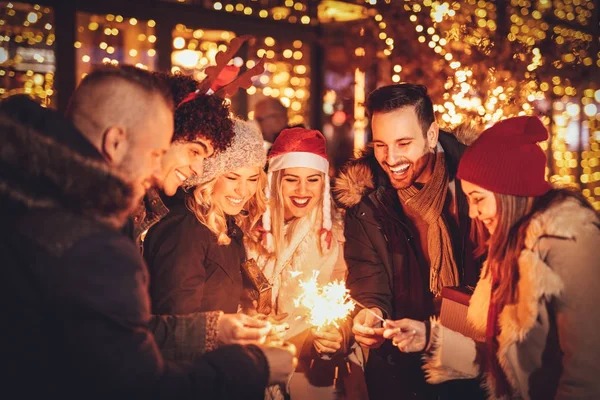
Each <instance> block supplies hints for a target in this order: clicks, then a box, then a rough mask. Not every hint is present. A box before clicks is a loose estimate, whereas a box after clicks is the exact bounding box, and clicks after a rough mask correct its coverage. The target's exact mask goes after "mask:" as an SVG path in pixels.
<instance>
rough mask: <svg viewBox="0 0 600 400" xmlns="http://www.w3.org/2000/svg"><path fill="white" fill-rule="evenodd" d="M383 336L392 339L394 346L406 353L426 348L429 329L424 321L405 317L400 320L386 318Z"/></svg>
mask: <svg viewBox="0 0 600 400" xmlns="http://www.w3.org/2000/svg"><path fill="white" fill-rule="evenodd" d="M384 327H385V331H384V332H383V336H384V337H385V338H386V339H392V343H393V344H394V346H396V347H398V349H399V350H400V351H402V352H405V353H413V352H416V351H423V350H425V344H426V343H427V340H426V334H427V329H426V328H425V323H424V322H422V321H415V320H412V319H408V318H404V319H401V320H398V321H391V320H386V321H385V323H384Z"/></svg>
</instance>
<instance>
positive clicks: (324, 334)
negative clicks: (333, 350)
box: [312, 328, 342, 342]
mask: <svg viewBox="0 0 600 400" xmlns="http://www.w3.org/2000/svg"><path fill="white" fill-rule="evenodd" d="M333 329H334V330H333V331H320V330H316V329H314V328H313V329H312V334H313V335H314V336H315V337H316V338H318V339H322V340H328V341H331V342H341V341H342V335H341V334H340V333H339V331H338V330H337V329H335V328H333Z"/></svg>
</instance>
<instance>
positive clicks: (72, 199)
mask: <svg viewBox="0 0 600 400" xmlns="http://www.w3.org/2000/svg"><path fill="white" fill-rule="evenodd" d="M27 101H29V102H32V101H31V100H26V101H20V100H19V104H18V105H17V108H16V109H15V108H13V107H12V106H13V103H14V102H13V103H11V104H10V105H8V106H5V104H2V107H1V108H0V142H1V143H2V146H1V149H0V203H1V204H2V205H3V207H6V206H8V207H16V208H18V209H22V208H27V209H30V208H47V209H51V208H63V209H67V210H69V211H71V212H74V213H77V214H82V215H90V216H94V217H97V218H99V219H106V218H111V219H112V218H114V217H118V218H119V219H122V218H124V217H125V213H126V211H128V210H129V209H130V205H131V204H132V203H131V201H132V196H133V190H132V188H131V186H130V185H128V184H127V183H125V181H124V180H123V179H122V178H121V177H119V176H118V175H116V174H115V173H114V172H113V171H111V170H110V168H109V166H108V165H107V164H106V163H105V162H104V161H103V159H102V157H101V156H100V154H99V153H98V152H97V151H95V150H93V146H92V145H91V143H89V142H87V141H86V140H85V139H84V138H83V136H82V135H81V134H80V133H79V132H77V130H76V129H75V128H74V127H73V126H72V125H71V124H70V123H69V122H68V121H66V120H65V119H64V118H63V117H62V116H60V115H59V114H57V113H56V112H54V111H52V110H47V109H44V108H42V107H41V106H38V105H37V104H35V103H34V104H33V105H32V104H29V103H27ZM32 103H33V102H32ZM36 128H37V130H36ZM52 130H55V131H54V132H53V131H52ZM66 131H70V132H69V133H68V134H67V133H66ZM66 138H75V139H72V140H68V141H67V140H66ZM63 143H68V144H67V145H65V144H63ZM82 143H87V144H84V145H82ZM94 151H95V154H94Z"/></svg>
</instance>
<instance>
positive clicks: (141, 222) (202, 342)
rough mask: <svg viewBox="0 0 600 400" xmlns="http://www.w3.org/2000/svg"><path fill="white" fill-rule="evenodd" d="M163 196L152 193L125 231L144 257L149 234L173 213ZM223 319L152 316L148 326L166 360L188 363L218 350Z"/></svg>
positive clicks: (202, 315)
mask: <svg viewBox="0 0 600 400" xmlns="http://www.w3.org/2000/svg"><path fill="white" fill-rule="evenodd" d="M161 195H162V196H165V195H164V194H163V193H162V192H160V191H159V190H157V189H155V188H152V189H149V190H148V191H147V192H146V196H144V199H143V200H142V202H141V203H140V206H139V207H138V209H137V210H136V212H135V213H134V214H133V216H132V217H130V218H129V219H128V221H127V224H126V226H125V228H124V230H123V232H124V233H125V234H126V235H127V236H128V237H130V238H131V240H133V241H134V242H135V243H136V245H137V246H139V248H140V253H141V254H143V252H144V247H143V239H144V237H145V235H146V233H147V232H148V230H149V229H150V228H151V227H153V226H154V225H156V224H157V223H158V222H159V221H160V220H161V219H163V218H164V217H165V216H166V215H167V214H168V213H169V209H168V208H167V206H166V205H165V203H164V202H163V200H162V198H161ZM220 315H221V312H220V311H207V312H194V313H190V314H185V315H181V314H179V315H157V314H152V317H151V319H150V322H149V324H148V326H149V328H150V331H151V332H152V333H153V334H154V338H155V340H156V343H157V344H158V347H159V348H160V351H161V352H162V354H163V356H164V357H165V358H167V359H169V360H188V359H190V358H193V357H197V356H198V355H200V354H203V353H205V352H207V351H212V350H214V349H215V348H216V347H217V346H218V341H217V336H216V332H217V324H218V322H219V317H220Z"/></svg>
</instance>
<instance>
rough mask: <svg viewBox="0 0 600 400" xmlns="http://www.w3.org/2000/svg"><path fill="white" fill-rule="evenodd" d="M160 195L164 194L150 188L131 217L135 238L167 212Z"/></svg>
mask: <svg viewBox="0 0 600 400" xmlns="http://www.w3.org/2000/svg"><path fill="white" fill-rule="evenodd" d="M161 196H165V194H164V193H162V192H159V191H158V189H156V188H151V189H150V190H148V191H147V192H146V195H145V196H144V198H143V200H142V202H141V204H140V207H139V208H138V210H137V212H136V213H135V215H134V217H133V223H134V231H133V234H134V238H135V239H136V240H137V239H138V238H139V237H140V236H141V235H142V233H144V232H145V231H147V230H148V229H150V228H152V227H153V226H154V225H155V224H156V223H157V222H158V221H160V220H161V219H163V218H164V216H165V215H167V214H168V213H169V209H168V208H167V206H166V205H165V203H164V202H163V200H162V197H161Z"/></svg>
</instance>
